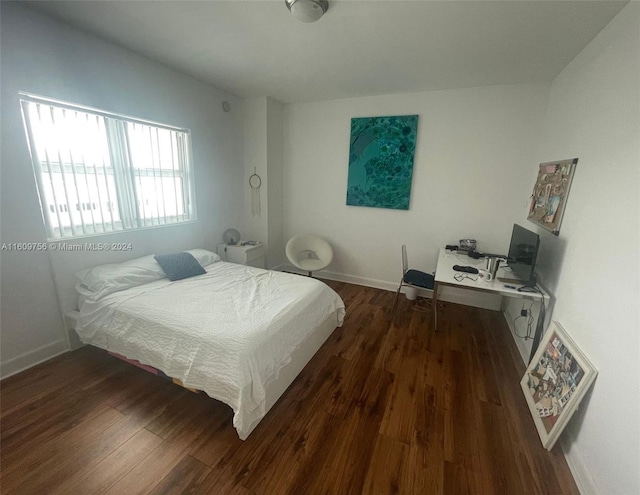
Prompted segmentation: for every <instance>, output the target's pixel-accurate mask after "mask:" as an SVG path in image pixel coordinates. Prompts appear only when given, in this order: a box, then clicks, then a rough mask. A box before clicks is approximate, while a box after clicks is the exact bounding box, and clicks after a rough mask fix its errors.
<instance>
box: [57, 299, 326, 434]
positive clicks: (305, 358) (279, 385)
mask: <svg viewBox="0 0 640 495" xmlns="http://www.w3.org/2000/svg"><path fill="white" fill-rule="evenodd" d="M79 315H80V313H79V312H78V311H69V312H68V313H66V315H65V320H66V325H67V328H68V329H69V330H73V333H74V334H75V330H74V329H75V324H76V321H77V319H78V316H79ZM337 322H338V313H337V311H334V312H333V313H331V314H330V315H329V316H327V318H325V320H324V321H323V322H322V323H321V324H320V325H319V326H318V327H316V329H315V330H314V331H313V332H312V333H311V334H309V336H308V337H307V338H306V339H305V340H304V341H303V342H302V344H301V345H300V347H298V348H297V349H296V350H295V351H293V353H292V354H291V361H289V363H288V364H287V365H285V366H284V367H283V368H282V369H281V370H280V373H279V375H278V378H276V379H275V380H274V381H272V382H271V383H269V384H268V385H267V387H266V402H265V407H266V412H265V416H263V417H262V418H258V419H256V420H255V421H254V422H253V423H252V424H251V425H250V426H249V428H248V429H247V431H248V432H247V434H246V435H245V436H244V438H243V437H242V436H240V439H241V440H246V439H247V437H248V436H249V435H250V434H251V432H253V430H254V429H255V428H256V427H257V426H258V424H259V423H260V421H261V420H262V419H264V417H266V415H267V414H268V413H269V411H270V410H271V408H272V407H273V406H274V405H275V404H276V402H278V399H279V398H280V397H281V396H282V395H283V394H284V393H285V391H286V390H287V388H289V385H291V383H292V382H293V381H294V380H295V379H296V377H297V376H298V375H299V374H300V372H301V371H302V370H303V369H304V367H305V366H306V365H307V363H308V362H309V361H311V358H312V357H313V356H314V355H315V354H316V352H318V350H319V349H320V347H322V344H324V343H325V341H326V340H327V339H328V338H329V336H330V335H331V334H332V333H333V331H334V330H335V329H336V328H337ZM110 354H112V355H113V356H114V357H116V358H118V359H122V360H124V361H126V362H128V363H129V364H131V365H133V366H137V367H138V368H141V369H143V370H145V371H148V372H151V373H153V374H155V375H159V376H164V377H166V378H168V379H169V380H171V381H172V382H173V383H175V384H176V385H179V386H181V387H184V388H186V389H188V390H191V391H192V392H200V391H199V390H196V389H193V388H189V387H186V386H185V385H184V384H183V383H182V382H181V381H180V380H178V379H177V378H172V377H169V376H167V375H166V374H165V373H163V372H162V371H160V370H156V368H153V367H151V366H148V365H145V364H142V363H140V362H138V361H135V360H132V359H129V358H126V357H124V356H120V355H119V354H115V353H110ZM214 399H215V397H214Z"/></svg>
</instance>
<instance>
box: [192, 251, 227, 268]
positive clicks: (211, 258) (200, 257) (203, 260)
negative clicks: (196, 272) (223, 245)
mask: <svg viewBox="0 0 640 495" xmlns="http://www.w3.org/2000/svg"><path fill="white" fill-rule="evenodd" d="M187 253H191V256H193V257H194V258H195V259H196V260H197V261H198V263H200V265H201V266H203V267H204V266H207V265H210V264H211V263H215V262H216V261H220V256H218V255H217V254H216V253H212V252H211V251H207V250H206V249H189V251H187Z"/></svg>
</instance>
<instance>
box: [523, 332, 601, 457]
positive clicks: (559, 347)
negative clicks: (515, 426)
mask: <svg viewBox="0 0 640 495" xmlns="http://www.w3.org/2000/svg"><path fill="white" fill-rule="evenodd" d="M597 374H598V371H597V370H596V369H595V368H594V367H593V365H592V364H591V362H589V360H588V359H587V357H586V356H585V355H584V354H583V353H582V351H581V350H580V349H579V348H578V346H576V344H575V342H574V341H573V340H572V339H571V337H569V335H568V334H567V333H566V332H565V330H564V329H563V328H562V326H560V324H559V323H558V322H557V321H553V322H552V323H551V325H550V326H549V328H548V330H547V332H546V334H545V335H544V337H543V338H542V340H541V341H540V345H539V346H538V350H537V351H536V353H535V355H534V356H533V359H532V360H531V362H530V363H529V366H528V367H527V371H526V372H525V375H524V377H523V378H522V380H521V381H520V386H521V387H522V390H523V391H524V395H525V397H526V399H527V404H528V405H529V410H530V411H531V415H532V416H533V421H534V423H535V425H536V429H537V430H538V434H539V435H540V440H542V445H543V446H544V448H545V449H547V450H551V449H552V448H553V446H554V444H555V443H556V440H557V439H558V437H559V436H560V434H561V433H562V430H563V429H564V427H565V426H566V425H567V423H568V422H569V420H570V419H571V416H572V415H573V413H574V412H575V411H576V409H578V406H579V405H580V401H581V400H582V398H583V397H584V395H585V393H586V392H587V390H588V389H589V387H590V386H591V384H592V383H593V381H594V380H595V378H596V375H597Z"/></svg>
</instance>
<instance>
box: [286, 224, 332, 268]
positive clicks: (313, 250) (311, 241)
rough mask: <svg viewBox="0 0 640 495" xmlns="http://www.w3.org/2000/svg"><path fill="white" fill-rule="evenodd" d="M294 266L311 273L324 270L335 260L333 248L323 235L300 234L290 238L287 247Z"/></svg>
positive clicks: (288, 255) (288, 256) (287, 252)
mask: <svg viewBox="0 0 640 495" xmlns="http://www.w3.org/2000/svg"><path fill="white" fill-rule="evenodd" d="M285 252H286V254H287V258H288V259H289V261H290V262H291V264H292V265H293V266H295V267H296V268H298V269H300V270H304V271H305V272H308V273H309V276H310V277H311V274H312V273H313V272H317V271H319V270H324V269H325V268H326V267H328V266H329V265H330V264H331V261H332V260H333V248H332V247H331V244H329V243H328V242H327V241H325V240H324V239H323V238H322V237H319V236H317V235H314V234H300V235H297V236H295V237H292V238H291V239H289V242H287V247H286V249H285Z"/></svg>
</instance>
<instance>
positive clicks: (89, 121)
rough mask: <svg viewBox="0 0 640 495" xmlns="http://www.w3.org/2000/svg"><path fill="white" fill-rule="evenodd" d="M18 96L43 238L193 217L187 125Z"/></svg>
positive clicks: (192, 218)
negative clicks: (39, 206) (35, 184)
mask: <svg viewBox="0 0 640 495" xmlns="http://www.w3.org/2000/svg"><path fill="white" fill-rule="evenodd" d="M20 96H21V105H22V114H23V117H24V121H25V128H26V132H27V138H28V140H29V145H30V149H31V156H32V159H33V168H34V172H35V177H36V181H37V185H38V193H39V195H40V203H41V206H42V212H43V217H44V221H45V225H46V227H47V233H48V237H49V238H53V239H59V238H69V237H76V236H83V235H92V234H101V233H106V232H116V231H121V230H127V229H138V228H144V227H152V226H157V225H166V224H173V223H179V222H186V221H191V220H195V202H194V191H193V187H194V180H193V167H192V164H191V159H190V157H191V142H190V132H189V130H188V129H179V128H176V127H171V126H167V125H163V124H157V123H151V122H145V121H142V120H138V119H133V118H130V117H125V116H122V115H115V114H110V113H107V112H102V111H98V110H94V109H89V108H85V107H79V106H75V105H71V104H67V103H63V102H59V101H53V100H49V99H45V98H40V97H36V96H32V95H26V94H21V95H20Z"/></svg>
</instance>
